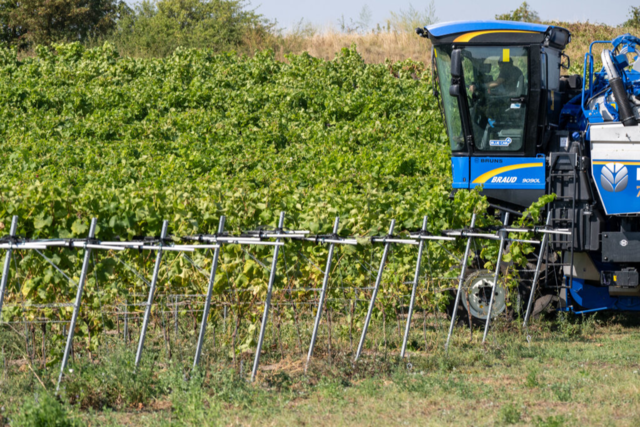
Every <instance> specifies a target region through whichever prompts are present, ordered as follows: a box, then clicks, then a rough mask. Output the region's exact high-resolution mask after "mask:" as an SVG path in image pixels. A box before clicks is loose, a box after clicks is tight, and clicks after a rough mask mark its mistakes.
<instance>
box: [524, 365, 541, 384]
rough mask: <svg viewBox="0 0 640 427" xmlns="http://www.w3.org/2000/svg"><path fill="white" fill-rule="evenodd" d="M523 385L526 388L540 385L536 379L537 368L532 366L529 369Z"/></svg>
mask: <svg viewBox="0 0 640 427" xmlns="http://www.w3.org/2000/svg"><path fill="white" fill-rule="evenodd" d="M524 385H525V386H527V387H528V388H536V387H538V386H539V385H540V382H539V381H538V368H536V367H532V368H530V369H529V372H528V373H527V378H526V380H525V382H524Z"/></svg>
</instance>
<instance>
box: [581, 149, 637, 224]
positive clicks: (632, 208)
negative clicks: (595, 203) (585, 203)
mask: <svg viewBox="0 0 640 427" xmlns="http://www.w3.org/2000/svg"><path fill="white" fill-rule="evenodd" d="M591 167H592V173H593V181H594V182H595V184H596V187H597V189H598V193H599V194H600V199H601V200H602V204H603V205H604V209H605V211H606V213H607V215H619V214H632V213H638V212H640V197H638V189H639V188H640V162H637V161H635V162H631V161H629V160H609V159H607V160H600V159H595V158H594V159H592V161H591Z"/></svg>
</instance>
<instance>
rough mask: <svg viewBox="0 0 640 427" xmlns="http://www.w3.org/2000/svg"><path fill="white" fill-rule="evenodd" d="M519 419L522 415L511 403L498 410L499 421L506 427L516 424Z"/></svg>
mask: <svg viewBox="0 0 640 427" xmlns="http://www.w3.org/2000/svg"><path fill="white" fill-rule="evenodd" d="M521 418H522V414H521V413H520V411H519V410H518V408H516V406H515V405H514V404H512V403H508V404H506V405H504V406H503V407H502V408H500V421H502V423H504V424H506V425H511V424H517V423H519V422H520V419H521Z"/></svg>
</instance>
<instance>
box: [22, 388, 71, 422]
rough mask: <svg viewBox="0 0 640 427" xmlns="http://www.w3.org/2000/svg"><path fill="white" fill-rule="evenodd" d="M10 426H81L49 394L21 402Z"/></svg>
mask: <svg viewBox="0 0 640 427" xmlns="http://www.w3.org/2000/svg"><path fill="white" fill-rule="evenodd" d="M11 425H14V426H25V427H27V426H28V427H73V426H80V425H82V424H81V423H80V422H79V421H78V420H75V419H74V418H73V417H71V416H70V414H69V410H68V408H67V407H65V406H64V405H63V404H62V403H60V402H59V401H58V400H57V399H56V398H55V396H52V395H51V394H49V393H46V392H45V393H40V394H36V395H35V396H34V397H33V398H29V399H27V400H26V401H24V402H23V404H22V408H21V409H20V413H19V414H18V416H17V417H16V419H15V420H12V423H11Z"/></svg>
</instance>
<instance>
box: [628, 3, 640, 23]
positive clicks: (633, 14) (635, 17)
mask: <svg viewBox="0 0 640 427" xmlns="http://www.w3.org/2000/svg"><path fill="white" fill-rule="evenodd" d="M624 26H625V27H633V28H640V6H631V7H630V8H629V19H628V20H627V22H625V23H624Z"/></svg>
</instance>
